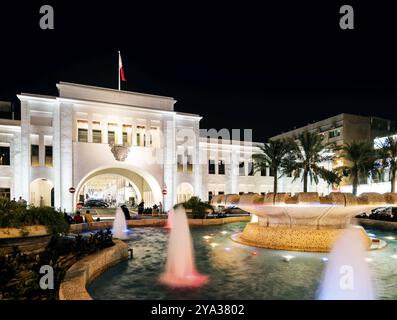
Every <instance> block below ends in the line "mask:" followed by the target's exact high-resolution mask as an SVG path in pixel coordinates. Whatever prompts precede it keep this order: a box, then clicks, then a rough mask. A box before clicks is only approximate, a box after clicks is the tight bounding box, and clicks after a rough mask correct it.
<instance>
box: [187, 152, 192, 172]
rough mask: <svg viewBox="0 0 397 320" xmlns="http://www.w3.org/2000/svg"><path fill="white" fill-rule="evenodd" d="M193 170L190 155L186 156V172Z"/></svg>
mask: <svg viewBox="0 0 397 320" xmlns="http://www.w3.org/2000/svg"><path fill="white" fill-rule="evenodd" d="M192 171H193V160H192V155H188V156H187V172H192Z"/></svg>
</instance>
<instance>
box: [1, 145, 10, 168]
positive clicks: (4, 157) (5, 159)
mask: <svg viewBox="0 0 397 320" xmlns="http://www.w3.org/2000/svg"><path fill="white" fill-rule="evenodd" d="M9 165H10V147H0V166H9Z"/></svg>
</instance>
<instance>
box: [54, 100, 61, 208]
mask: <svg viewBox="0 0 397 320" xmlns="http://www.w3.org/2000/svg"><path fill="white" fill-rule="evenodd" d="M53 116H54V118H53V122H52V123H53V125H52V129H53V141H52V157H53V164H54V169H53V172H54V206H55V208H61V171H62V169H61V145H60V142H61V132H60V130H61V128H60V122H61V120H60V110H59V104H55V105H54V115H53Z"/></svg>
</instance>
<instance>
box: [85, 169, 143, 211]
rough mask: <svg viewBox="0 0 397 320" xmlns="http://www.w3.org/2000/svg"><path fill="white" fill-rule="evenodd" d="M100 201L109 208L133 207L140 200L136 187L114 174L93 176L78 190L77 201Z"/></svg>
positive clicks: (129, 181) (124, 178)
mask: <svg viewBox="0 0 397 320" xmlns="http://www.w3.org/2000/svg"><path fill="white" fill-rule="evenodd" d="M89 200H100V201H103V202H105V203H106V204H107V205H108V206H109V207H118V206H120V205H123V204H124V205H127V206H128V207H134V206H135V204H136V203H137V202H138V201H141V200H142V195H141V192H140V190H139V188H138V186H137V185H136V184H135V183H134V182H133V181H131V180H130V179H128V178H126V177H124V176H122V175H120V174H114V173H104V174H99V175H95V176H94V177H92V178H90V179H88V180H87V182H86V183H84V184H83V186H82V187H81V188H80V190H79V194H78V201H79V202H81V203H86V202H87V201H89Z"/></svg>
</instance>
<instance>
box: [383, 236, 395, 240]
mask: <svg viewBox="0 0 397 320" xmlns="http://www.w3.org/2000/svg"><path fill="white" fill-rule="evenodd" d="M385 239H387V240H395V239H396V238H394V237H391V236H389V237H385Z"/></svg>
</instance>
